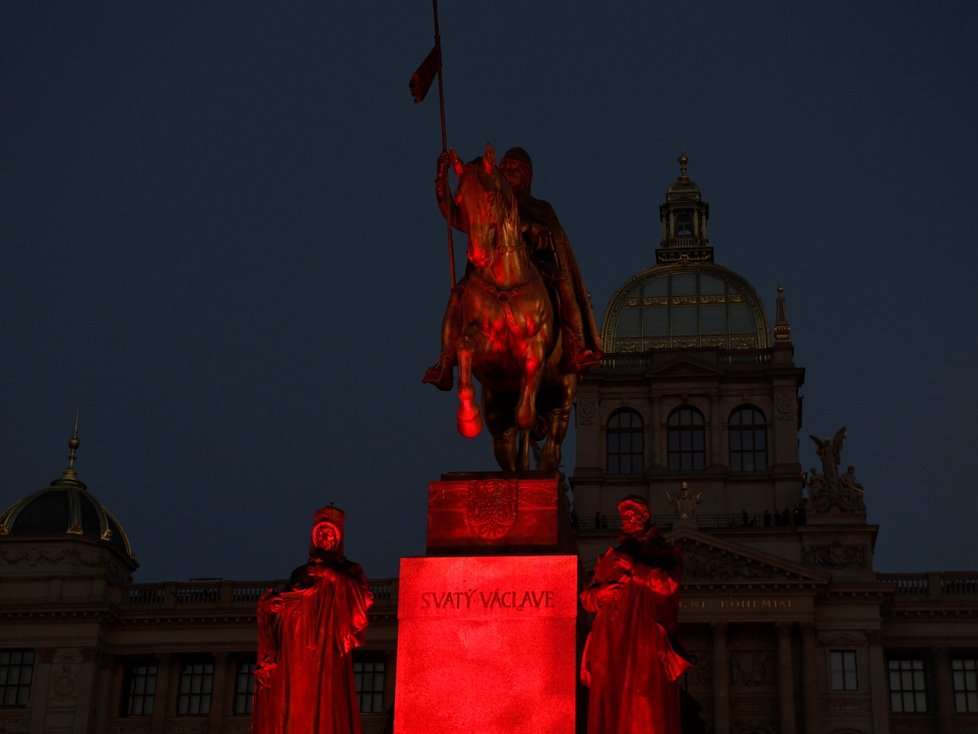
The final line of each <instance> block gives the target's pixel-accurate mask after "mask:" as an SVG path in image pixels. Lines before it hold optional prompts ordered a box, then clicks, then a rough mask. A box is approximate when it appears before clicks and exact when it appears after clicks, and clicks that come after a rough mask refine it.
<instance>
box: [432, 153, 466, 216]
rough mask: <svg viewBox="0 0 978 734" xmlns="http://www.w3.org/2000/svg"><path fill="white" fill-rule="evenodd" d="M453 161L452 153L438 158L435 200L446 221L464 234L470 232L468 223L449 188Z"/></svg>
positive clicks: (443, 154)
mask: <svg viewBox="0 0 978 734" xmlns="http://www.w3.org/2000/svg"><path fill="white" fill-rule="evenodd" d="M450 161H451V154H450V153H447V152H446V153H442V154H441V155H439V156H438V172H437V174H436V175H435V199H437V201H438V210H439V211H440V212H441V215H442V216H443V217H445V221H447V222H451V224H452V226H453V227H455V229H457V230H460V231H462V232H468V231H469V225H468V222H466V221H465V215H464V213H463V212H462V210H461V209H459V208H458V205H457V204H456V203H455V198H454V197H453V196H452V192H451V190H450V189H449V186H448V166H449V163H450Z"/></svg>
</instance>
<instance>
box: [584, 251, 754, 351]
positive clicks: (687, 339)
mask: <svg viewBox="0 0 978 734" xmlns="http://www.w3.org/2000/svg"><path fill="white" fill-rule="evenodd" d="M602 339H603V341H604V348H605V351H606V352H611V353H614V352H646V351H650V350H654V349H696V348H717V349H745V350H746V349H766V348H769V347H770V346H771V331H770V328H769V327H768V323H767V317H766V316H765V315H764V308H763V305H762V304H761V299H760V297H759V296H758V295H757V292H756V291H755V290H754V288H753V287H752V286H751V285H750V283H748V282H747V281H746V280H744V279H743V278H742V277H740V276H739V275H737V273H735V272H733V271H732V270H728V269H727V268H724V267H722V266H720V265H716V264H715V263H711V262H705V263H681V264H675V265H656V266H654V267H650V268H647V269H646V270H644V271H642V272H641V273H639V274H638V275H636V276H635V277H633V278H632V279H631V280H629V281H628V282H627V283H625V284H624V285H623V286H622V287H621V288H620V289H619V290H618V292H617V293H615V295H614V296H613V297H612V299H611V301H610V303H609V304H608V309H607V311H606V312H605V318H604V323H603V328H602Z"/></svg>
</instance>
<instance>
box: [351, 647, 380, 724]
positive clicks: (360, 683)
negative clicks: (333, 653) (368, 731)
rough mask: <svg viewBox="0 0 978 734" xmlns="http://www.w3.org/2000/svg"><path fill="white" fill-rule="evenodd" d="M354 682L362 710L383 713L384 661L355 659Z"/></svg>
mask: <svg viewBox="0 0 978 734" xmlns="http://www.w3.org/2000/svg"><path fill="white" fill-rule="evenodd" d="M353 682H354V685H355V686H356V689H357V698H358V699H359V700H360V712H361V713H364V714H377V713H382V712H383V710H384V661H383V660H380V659H370V658H360V659H356V658H354V660H353Z"/></svg>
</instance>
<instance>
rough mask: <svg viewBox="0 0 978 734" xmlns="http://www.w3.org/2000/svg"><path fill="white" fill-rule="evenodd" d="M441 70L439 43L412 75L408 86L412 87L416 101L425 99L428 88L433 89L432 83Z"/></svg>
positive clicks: (412, 94) (412, 93)
mask: <svg viewBox="0 0 978 734" xmlns="http://www.w3.org/2000/svg"><path fill="white" fill-rule="evenodd" d="M440 70H441V53H440V52H439V48H438V44H435V47H434V48H432V49H431V52H430V53H429V54H428V55H427V56H425V59H424V61H422V62H421V66H419V67H418V69H417V71H415V72H414V74H413V75H412V76H411V81H410V82H409V83H408V86H409V87H410V88H411V96H413V97H414V101H415V102H421V101H423V100H424V98H425V96H426V95H427V94H428V90H429V89H431V83H432V82H433V81H434V80H435V75H436V74H437V73H438V72H439V71H440Z"/></svg>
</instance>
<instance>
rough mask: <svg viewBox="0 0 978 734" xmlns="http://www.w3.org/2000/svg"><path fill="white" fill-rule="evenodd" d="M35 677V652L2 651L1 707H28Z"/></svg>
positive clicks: (0, 652) (0, 674)
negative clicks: (32, 681) (32, 680)
mask: <svg viewBox="0 0 978 734" xmlns="http://www.w3.org/2000/svg"><path fill="white" fill-rule="evenodd" d="M33 677H34V651H33V650H0V706H4V707H6V706H26V705H27V704H28V703H29V702H30V695H31V678H33Z"/></svg>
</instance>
